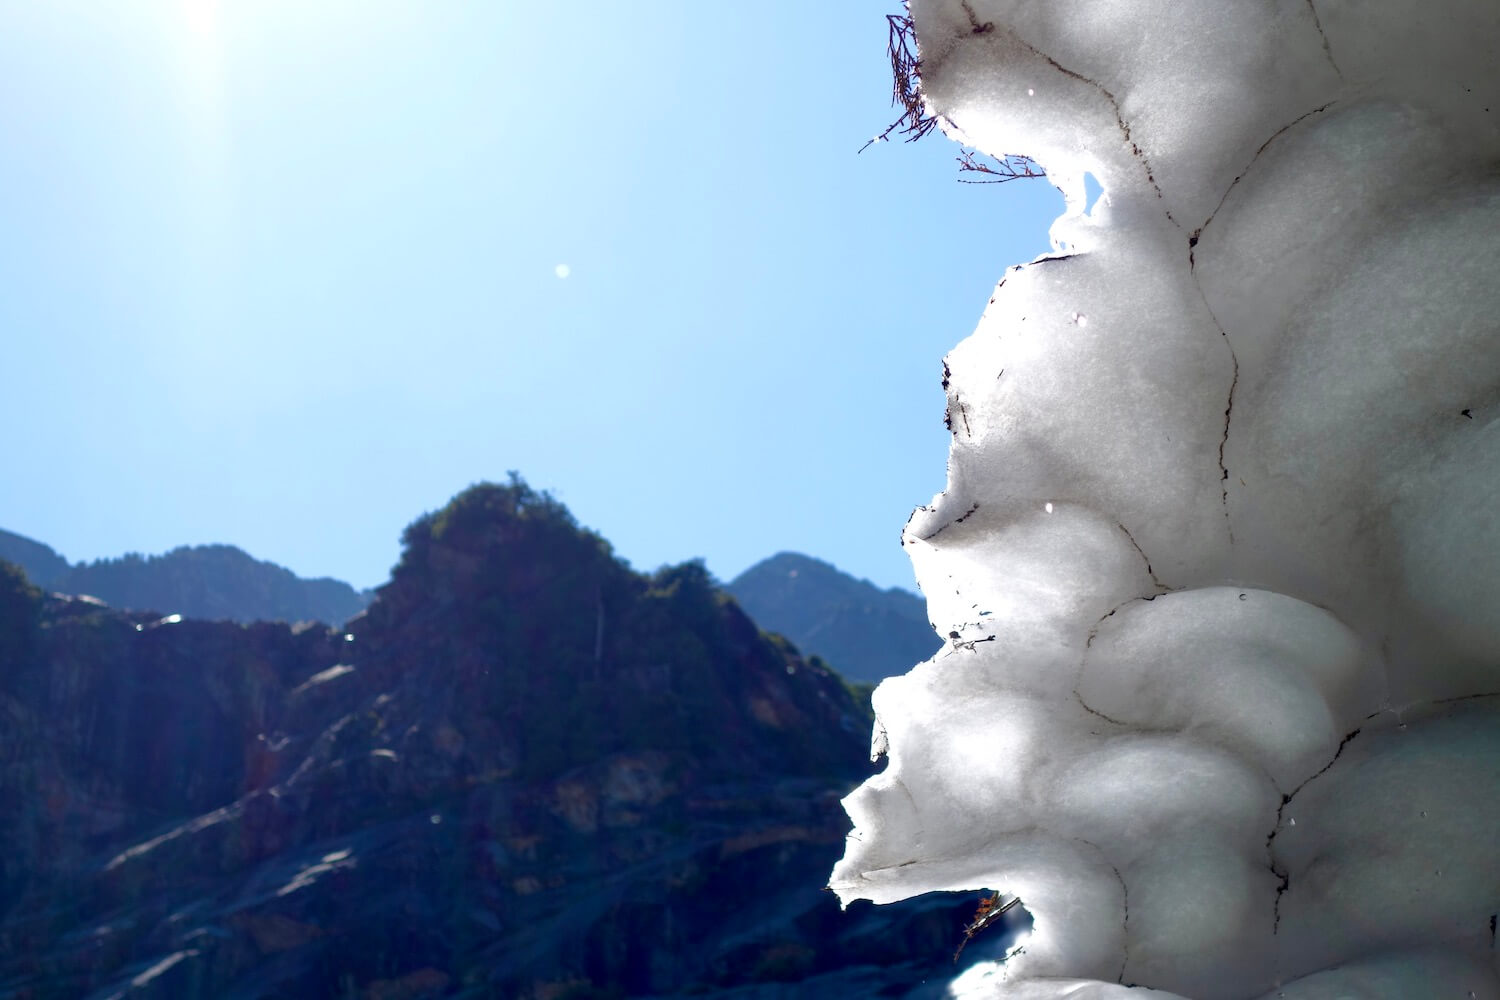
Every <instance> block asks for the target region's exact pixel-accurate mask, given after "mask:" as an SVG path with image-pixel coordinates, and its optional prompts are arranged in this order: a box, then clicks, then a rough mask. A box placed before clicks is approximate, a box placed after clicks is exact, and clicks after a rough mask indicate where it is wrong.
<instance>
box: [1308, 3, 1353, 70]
mask: <svg viewBox="0 0 1500 1000" xmlns="http://www.w3.org/2000/svg"><path fill="white" fill-rule="evenodd" d="M1307 9H1308V10H1310V11H1312V16H1313V27H1315V28H1317V29H1318V37H1319V38H1321V39H1323V54H1324V55H1325V56H1327V57H1328V65H1330V66H1332V67H1333V71H1334V72H1335V73H1336V74H1338V78H1339V79H1340V80H1342V79H1343V78H1344V71H1343V70H1341V69H1339V64H1338V63H1337V62H1335V61H1334V58H1333V46H1331V45H1329V44H1328V33H1327V32H1325V31H1324V30H1323V20H1322V18H1320V17H1318V5H1317V4H1315V3H1314V2H1313V0H1307Z"/></svg>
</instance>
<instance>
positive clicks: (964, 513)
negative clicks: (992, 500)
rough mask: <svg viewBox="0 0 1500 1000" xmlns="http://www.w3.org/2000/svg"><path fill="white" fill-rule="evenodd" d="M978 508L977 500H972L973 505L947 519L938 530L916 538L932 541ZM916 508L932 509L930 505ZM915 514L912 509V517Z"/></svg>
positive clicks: (966, 518)
mask: <svg viewBox="0 0 1500 1000" xmlns="http://www.w3.org/2000/svg"><path fill="white" fill-rule="evenodd" d="M978 509H979V501H978V500H976V501H974V504H973V506H971V507H970V508H969V509H968V510H966V511H964V512H963V513H962V514H960V515H959V516H958V517H956V518H954V519H953V520H952V521H949V522H948V523H947V524H945V525H943V526H942V527H941V528H939V529H938V530H936V531H934V532H933V533H932V534H930V535H921V536H920V537H919V539H918V540H919V541H923V542H930V541H932V540H933V539H934V538H936V537H937V536H938V535H941V534H942V533H943V532H945V531H947V530H948V529H949V528H951V527H953V526H954V525H955V524H962V523H963V522H965V521H967V520H968V519H969V517H970V515H972V514H973V513H974V512H975V511H976V510H978ZM917 510H932V508H931V507H918V508H917ZM916 516H917V514H916V511H913V512H912V517H916ZM907 523H908V524H910V523H911V518H907Z"/></svg>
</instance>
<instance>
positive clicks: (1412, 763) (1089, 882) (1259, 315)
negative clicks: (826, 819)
mask: <svg viewBox="0 0 1500 1000" xmlns="http://www.w3.org/2000/svg"><path fill="white" fill-rule="evenodd" d="M911 13H912V17H913V19H914V22H915V26H916V31H917V38H918V41H919V43H920V58H921V65H920V72H921V81H922V90H923V93H924V95H925V97H926V100H927V102H928V105H929V107H930V109H931V110H932V112H933V113H935V114H937V115H939V116H941V120H942V123H943V126H944V129H945V131H947V132H948V134H949V135H950V136H953V137H955V138H957V139H959V140H960V141H962V142H965V143H968V144H970V145H972V146H974V147H976V148H978V149H980V150H982V151H984V152H987V153H991V154H995V155H1004V154H1024V155H1029V156H1031V157H1033V158H1034V159H1036V160H1037V161H1038V162H1039V163H1041V165H1042V166H1043V167H1044V168H1046V170H1047V172H1048V176H1049V178H1051V179H1052V180H1053V181H1054V182H1055V183H1057V184H1058V186H1059V187H1060V188H1062V190H1063V191H1064V194H1065V196H1066V198H1067V203H1068V211H1067V213H1066V214H1065V215H1064V216H1063V217H1062V218H1061V219H1059V220H1058V221H1057V223H1056V224H1055V225H1054V227H1053V237H1054V242H1055V244H1056V245H1057V247H1058V252H1057V253H1056V254H1054V255H1052V256H1049V257H1044V258H1041V259H1039V260H1037V261H1035V262H1033V263H1031V264H1029V265H1025V266H1021V267H1014V268H1011V269H1009V270H1008V271H1007V272H1006V273H1005V276H1004V279H1003V280H1002V281H1001V282H1000V283H999V285H998V287H997V288H996V291H995V294H994V297H993V298H992V299H991V300H990V302H989V304H988V306H987V307H986V308H985V309H984V313H983V316H982V318H981V320H980V323H979V327H978V329H977V330H976V331H975V332H974V334H973V335H972V336H971V337H970V338H969V339H967V340H965V341H964V342H963V343H961V344H960V345H959V346H958V347H957V348H955V349H954V350H953V352H952V353H951V354H950V355H949V357H948V359H947V362H946V364H947V369H946V371H947V380H946V382H947V391H948V413H947V417H948V423H949V426H950V427H951V429H952V431H953V440H952V445H951V450H950V455H949V466H948V483H947V486H946V488H945V489H944V491H943V492H942V493H941V494H939V495H938V496H937V497H936V498H934V500H933V501H932V503H931V505H930V506H927V507H923V508H920V509H919V510H918V511H917V512H916V513H915V514H914V515H913V517H912V519H911V521H910V522H909V523H908V525H907V528H906V532H905V536H904V543H905V545H906V546H907V551H908V552H909V553H910V555H911V557H912V560H913V563H914V565H915V567H916V570H917V574H918V578H919V580H920V581H921V583H922V587H923V590H924V592H925V594H926V595H927V599H928V610H929V615H930V617H931V619H932V622H933V625H934V626H935V627H936V628H937V629H938V630H939V632H940V634H942V635H945V636H950V637H951V638H950V642H949V645H948V646H947V647H946V648H945V649H944V650H942V651H941V652H940V653H939V654H938V655H937V656H936V657H934V658H933V659H932V660H931V661H929V662H926V663H923V664H919V665H917V666H916V667H915V668H914V669H913V670H912V671H911V672H910V673H909V674H907V675H905V676H903V677H898V678H892V679H890V680H888V681H886V682H885V683H884V684H882V685H881V687H880V688H879V689H877V691H876V693H875V697H874V704H875V710H876V714H877V734H876V735H877V739H876V748H877V750H884V751H885V753H886V754H887V755H888V763H887V765H886V767H885V769H884V771H882V772H881V773H880V774H878V775H876V776H875V777H873V778H871V779H870V780H869V781H868V782H866V783H865V784H864V785H863V786H862V787H861V788H859V789H857V790H856V791H855V792H854V793H853V794H851V795H850V796H849V797H848V799H847V800H846V801H845V806H846V808H847V810H848V812H849V815H850V817H851V819H852V821H853V824H854V829H853V831H852V832H851V834H850V839H849V842H848V847H847V851H846V854H845V856H844V859H843V860H842V861H841V862H840V863H839V865H838V866H837V868H835V870H834V872H833V876H832V878H831V885H832V887H833V888H834V889H835V890H836V891H837V892H838V893H839V895H840V897H841V898H842V899H844V900H845V901H848V900H851V899H855V898H867V899H872V900H874V901H876V902H888V901H892V900H896V899H902V898H905V897H908V896H911V895H915V894H918V893H922V892H927V891H933V890H954V889H975V890H978V889H989V890H997V891H1001V892H1004V893H1007V894H1014V895H1018V896H1020V897H1021V899H1022V900H1023V902H1024V905H1025V906H1026V908H1027V909H1028V910H1029V911H1030V912H1031V914H1032V916H1033V918H1034V931H1033V933H1032V935H1031V937H1030V938H1029V940H1028V941H1027V942H1025V944H1024V945H1023V946H1022V948H1021V949H1020V950H1019V951H1018V952H1017V953H1015V954H1013V955H1012V956H1011V957H1010V958H1009V959H1007V960H1006V961H1005V962H1004V963H998V964H987V965H983V966H979V967H975V968H974V969H971V970H969V972H967V973H965V974H964V975H963V976H962V977H960V979H958V980H956V981H955V982H954V983H953V984H952V987H951V990H950V992H951V993H952V994H953V995H954V996H962V997H1006V998H1021V997H1025V998H1042V997H1070V998H1075V1000H1084V998H1100V1000H1106V998H1113V997H1117V996H1124V995H1126V992H1127V987H1136V988H1137V989H1134V990H1132V991H1131V995H1157V996H1165V997H1172V996H1176V997H1191V998H1195V1000H1216V998H1236V1000H1238V998H1245V1000H1250V998H1256V997H1262V996H1264V997H1267V998H1272V997H1286V998H1296V1000H1315V998H1323V997H1329V998H1332V997H1359V998H1383V997H1412V996H1432V997H1449V996H1452V997H1457V998H1486V997H1488V998H1497V1000H1500V962H1497V956H1496V931H1495V921H1496V920H1497V919H1500V918H1497V916H1496V914H1497V913H1500V858H1497V856H1496V852H1497V846H1500V840H1497V831H1500V805H1497V803H1500V517H1497V516H1496V513H1495V496H1496V493H1497V489H1500V280H1497V275H1496V265H1495V262H1496V260H1497V259H1500V258H1497V251H1500V74H1497V73H1496V72H1495V70H1494V66H1495V62H1494V59H1495V55H1494V54H1495V52H1497V51H1500V5H1497V4H1495V3H1493V2H1492V0H1430V2H1425V3H1422V4H1412V3H1410V2H1405V0H1370V2H1366V3H1361V4H1353V3H1350V2H1347V0H1235V2H1229V0H1198V2H1194V3H1186V2H1182V0H1132V2H1130V3H1126V2H1123V0H1057V2H1049V3H1032V2H1025V0H912V4H911ZM1086 173H1091V174H1093V175H1094V177H1095V178H1097V179H1098V180H1099V182H1100V183H1101V185H1102V186H1103V189H1104V196H1103V197H1102V198H1101V199H1100V200H1099V202H1098V204H1096V205H1095V206H1094V208H1093V209H1092V211H1088V212H1086V211H1085V210H1084V186H1083V178H1084V175H1085V174H1086ZM1002 264H1003V262H997V270H998V269H999V267H1000V266H1002ZM1147 988H1150V989H1149V990H1148V989H1147ZM1151 991H1158V992H1155V993H1153V992H1151Z"/></svg>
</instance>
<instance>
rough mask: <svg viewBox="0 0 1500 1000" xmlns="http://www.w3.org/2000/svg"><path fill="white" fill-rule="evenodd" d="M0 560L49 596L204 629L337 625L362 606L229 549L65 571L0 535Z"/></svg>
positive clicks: (346, 589) (351, 595)
mask: <svg viewBox="0 0 1500 1000" xmlns="http://www.w3.org/2000/svg"><path fill="white" fill-rule="evenodd" d="M0 559H4V560H6V561H8V562H12V563H15V564H16V565H18V566H20V567H21V568H22V569H24V570H25V571H26V575H27V576H29V577H30V578H31V580H32V582H33V583H35V584H36V585H37V586H39V587H43V588H45V589H47V590H54V591H61V592H63V593H67V594H88V595H90V596H92V597H97V598H99V599H100V600H102V601H104V602H105V603H106V604H108V605H110V606H112V607H117V608H128V609H133V610H139V611H156V612H159V613H160V614H163V615H168V614H180V615H183V616H185V617H188V618H202V619H206V620H209V621H237V622H246V623H248V622H254V621H285V622H298V621H322V622H342V621H345V620H347V619H349V618H352V617H354V616H355V615H357V614H359V613H360V611H362V610H364V607H365V604H366V603H367V596H366V595H363V594H360V593H359V592H358V591H356V590H355V589H354V588H353V587H351V586H349V585H348V584H347V583H344V582H343V581H341V580H333V579H329V578H326V577H324V578H320V579H316V580H306V579H303V578H302V577H299V576H297V575H296V574H294V573H293V572H292V571H291V570H288V569H285V568H284V567H281V566H278V565H276V564H275V563H271V562H265V561H264V560H260V559H255V558H253V557H252V556H250V555H248V554H246V553H245V552H244V551H242V550H241V549H238V548H236V547H234V546H233V545H192V546H182V547H180V548H176V549H173V550H172V551H171V552H168V553H166V554H165V555H159V556H141V555H138V554H136V553H131V554H129V555H126V556H122V557H120V558H118V559H99V560H96V561H94V562H91V563H79V564H77V565H69V563H68V561H67V560H66V559H64V558H63V557H62V556H60V555H58V554H57V553H56V552H54V551H53V550H52V549H51V548H49V547H48V546H46V545H43V544H42V543H40V542H35V541H32V540H31V539H29V538H26V537H24V536H22V535H17V534H13V533H11V532H8V531H0Z"/></svg>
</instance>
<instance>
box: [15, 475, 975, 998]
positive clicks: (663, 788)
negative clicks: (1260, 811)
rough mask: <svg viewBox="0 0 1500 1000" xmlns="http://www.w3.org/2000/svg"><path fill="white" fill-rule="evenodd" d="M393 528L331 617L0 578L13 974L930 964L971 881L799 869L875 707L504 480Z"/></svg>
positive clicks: (473, 983)
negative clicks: (340, 623)
mask: <svg viewBox="0 0 1500 1000" xmlns="http://www.w3.org/2000/svg"><path fill="white" fill-rule="evenodd" d="M404 542H405V552H404V554H403V557H402V560H401V563H400V564H399V565H398V566H397V568H396V570H395V572H394V574H393V577H392V580H391V582H390V583H389V584H387V585H386V586H385V587H383V588H381V589H380V591H379V593H378V596H377V598H376V600H375V602H374V603H373V604H372V605H371V606H370V608H369V610H368V612H366V613H364V614H362V615H360V616H359V617H357V618H355V619H354V620H352V621H351V622H349V623H347V624H346V625H345V626H344V627H343V628H342V629H329V628H326V627H323V626H303V627H292V626H289V625H286V624H284V623H260V624H253V625H237V624H234V623H229V622H204V621H194V620H180V619H177V618H176V617H175V616H173V617H169V618H165V619H159V618H156V617H154V616H149V615H145V614H141V613H136V612H121V611H113V610H109V609H106V608H101V607H99V606H98V605H96V604H93V603H90V602H87V601H81V600H68V599H62V598H56V597H53V598H47V597H44V596H43V595H42V594H41V593H40V592H39V591H38V590H36V589H35V588H32V587H30V586H29V585H28V584H27V583H26V581H25V579H24V578H23V577H22V576H21V574H19V573H18V572H16V571H15V570H13V569H5V570H4V572H0V718H3V724H0V801H3V802H5V803H7V804H8V805H7V807H6V808H5V809H3V810H0V847H3V850H0V998H13V1000H21V998H25V1000H53V998H57V1000H61V998H74V997H90V998H99V1000H103V998H127V997H128V998H131V1000H143V998H158V997H160V998H163V1000H165V998H168V997H170V998H173V1000H183V998H186V1000H197V998H203V1000H207V998H245V1000H252V998H265V1000H269V998H294V997H296V998H305V997H338V998H343V997H358V998H362V1000H416V998H419V997H444V998H449V997H474V998H478V997H523V998H533V1000H544V998H545V1000H560V998H564V997H572V998H584V997H636V996H668V995H680V994H686V993H690V992H691V993H697V994H700V995H714V996H736V997H780V996H786V997H809V998H810V997H815V996H816V997H838V996H871V995H877V994H879V995H887V996H903V995H912V996H916V995H925V994H924V993H923V991H924V990H933V989H937V987H938V985H939V984H941V983H942V982H944V981H945V980H946V979H947V978H948V977H950V976H951V975H952V973H953V972H954V971H955V970H954V968H953V966H952V965H951V963H950V960H949V956H950V955H951V953H952V948H953V946H954V945H955V944H956V942H957V939H958V936H959V934H960V931H961V927H962V923H963V919H964V917H965V916H967V915H969V914H972V912H973V907H974V902H975V900H974V897H973V896H969V897H960V898H957V899H944V898H937V899H926V900H923V901H919V902H916V903H913V904H910V905H906V906H903V907H895V908H893V907H881V908H869V907H865V908H860V907H856V908H852V909H851V910H850V911H848V912H841V911H840V910H839V909H838V907H837V905H836V904H835V902H834V900H833V898H832V896H831V894H829V893H826V892H823V891H821V886H822V885H823V884H824V881H825V879H826V877H827V872H828V870H829V868H830V866H831V863H832V862H833V860H834V859H836V858H837V856H838V855H839V853H840V851H841V849H842V843H843V839H844V835H845V832H846V830H847V826H848V824H847V821H846V820H845V819H844V817H843V815H842V812H841V810H840V809H839V807H838V799H839V797H840V796H841V795H843V794H844V793H845V792H847V791H848V789H849V788H851V787H852V786H853V784H854V783H855V782H856V781H857V780H858V779H859V778H860V777H861V776H862V775H864V774H867V773H868V771H869V769H870V765H869V764H868V763H867V747H868V725H867V723H866V720H865V719H864V718H863V717H862V716H861V714H860V712H859V710H858V709H857V708H856V706H855V704H854V703H853V701H852V700H851V698H850V695H849V693H848V691H847V690H846V688H845V686H844V685H843V684H842V683H841V682H840V680H839V679H838V678H837V677H836V676H835V675H833V674H832V673H830V672H829V671H828V670H826V669H824V668H821V667H819V666H816V665H814V664H811V663H809V662H808V661H805V660H803V659H802V658H801V657H799V656H797V655H796V654H795V653H794V652H793V651H792V650H791V648H790V647H789V646H788V645H787V644H786V643H785V642H782V641H779V640H778V639H776V638H775V637H773V636H770V635H768V634H766V633H764V632H762V631H760V630H759V629H758V628H757V627H756V625H755V624H754V623H753V622H752V621H751V620H750V619H749V618H748V617H747V616H746V615H745V614H744V613H743V612H742V611H741V610H740V609H739V607H738V606H737V604H736V603H735V602H734V601H733V600H732V599H731V598H729V597H727V596H726V595H725V594H723V593H722V592H720V591H718V590H716V589H715V588H714V587H713V586H712V583H711V581H710V580H709V578H708V575H707V573H706V572H705V571H704V570H703V568H702V567H701V566H700V565H698V564H695V563H689V564H685V565H683V566H677V567H672V568H668V569H664V570H661V571H659V572H657V573H656V574H653V575H650V576H645V575H641V574H637V573H634V572H632V571H631V570H630V569H629V568H628V567H627V566H625V564H623V563H622V562H620V561H619V560H618V559H616V558H615V557H614V556H613V554H612V553H611V551H610V549H609V546H608V545H607V543H605V542H604V541H603V540H602V539H600V538H598V537H597V536H596V535H593V534H591V533H589V532H587V531H584V530H581V529H580V528H579V527H578V526H577V525H576V524H575V523H574V522H573V520H572V518H571V517H570V516H569V515H568V513H567V511H566V510H565V509H563V508H562V507H561V505H559V504H557V503H556V502H555V501H553V500H551V499H550V498H549V497H547V496H546V495H545V494H538V493H536V492H534V491H532V490H530V489H529V488H528V487H526V486H525V484H524V483H521V482H520V481H518V480H513V481H512V482H511V483H510V484H508V485H499V486H496V485H484V486H478V487H474V488H472V489H470V490H469V491H466V492H465V493H463V494H461V495H460V496H459V497H457V498H455V500H454V501H453V502H452V503H450V504H449V505H448V506H447V507H445V508H444V509H442V510H441V511H438V512H436V513H434V514H431V515H428V516H425V517H423V518H421V519H419V520H418V521H416V522H415V523H413V524H412V525H411V526H410V527H409V528H408V529H407V531H406V534H405V536H404ZM861 905H862V904H861ZM983 953H984V952H983V949H977V948H971V950H970V951H969V952H966V953H965V957H966V958H969V957H971V956H972V957H975V958H977V957H981V956H982V955H983ZM928 979H930V980H931V984H930V985H929V986H923V985H922V984H923V981H924V980H928Z"/></svg>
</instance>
